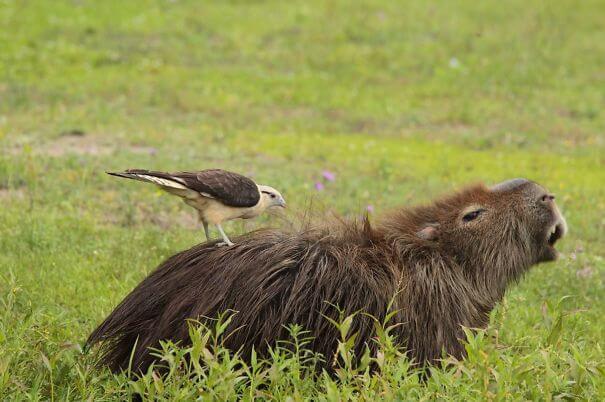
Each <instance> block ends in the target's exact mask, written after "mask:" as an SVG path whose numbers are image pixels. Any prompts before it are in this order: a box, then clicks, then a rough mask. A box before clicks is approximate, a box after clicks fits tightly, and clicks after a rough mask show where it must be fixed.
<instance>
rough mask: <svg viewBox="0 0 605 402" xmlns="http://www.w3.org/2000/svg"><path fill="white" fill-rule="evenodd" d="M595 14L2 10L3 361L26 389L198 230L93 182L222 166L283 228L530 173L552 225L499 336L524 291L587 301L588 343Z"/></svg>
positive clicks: (598, 268)
mask: <svg viewBox="0 0 605 402" xmlns="http://www.w3.org/2000/svg"><path fill="white" fill-rule="evenodd" d="M604 15H605V3H603V2H602V1H600V0H587V1H582V2H577V1H563V0H562V1H527V0H523V1H517V0H513V1H507V2H505V3H502V2H493V1H482V2H477V1H451V2H445V1H443V2H430V3H429V2H425V1H401V2H399V1H397V2H388V1H358V2H350V1H288V2H283V1H205V2H198V1H187V0H154V1H151V0H130V1H127V2H125V1H113V0H111V1H110V0H105V1H86V0H69V1H68V0H56V1H42V0H40V1H26V0H22V1H17V0H0V147H1V148H0V149H1V150H2V153H1V156H0V205H1V208H0V230H1V236H0V266H1V267H2V269H1V272H2V275H3V278H4V281H3V282H4V284H2V283H0V289H1V290H2V294H5V295H6V297H5V299H4V300H5V305H10V308H7V309H6V313H3V314H5V315H4V317H3V318H2V322H3V324H4V325H5V326H6V327H10V328H11V329H10V331H12V332H10V334H12V337H13V339H14V341H13V343H7V344H5V346H4V348H5V350H4V352H5V353H4V355H5V356H9V357H10V358H9V357H7V359H9V360H10V361H11V362H12V363H11V365H12V366H11V368H10V370H12V371H10V370H9V368H8V365H6V367H5V368H4V369H3V370H7V371H6V372H7V373H9V371H10V372H12V373H13V375H22V376H24V378H28V379H25V380H21V383H22V384H26V385H27V384H31V383H32V381H34V380H33V379H32V378H35V374H31V373H36V370H40V367H43V365H42V363H41V362H40V359H39V355H38V353H37V352H38V351H41V352H42V353H43V354H45V355H48V356H53V355H54V354H56V353H59V352H57V351H59V350H63V349H61V347H60V345H61V344H62V342H65V341H66V340H69V342H74V343H77V342H78V341H80V340H82V339H83V338H84V337H85V336H86V335H87V333H88V332H89V331H90V330H91V329H92V327H93V325H94V323H96V322H98V320H100V319H101V318H102V317H103V316H104V315H105V314H106V313H107V312H108V311H109V310H110V309H111V308H112V307H113V306H114V305H115V304H116V303H117V302H118V301H119V300H121V298H122V297H123V296H124V295H125V294H126V293H127V292H128V291H129V290H130V289H131V288H132V287H133V286H134V285H135V284H136V283H137V282H138V281H139V280H140V279H141V278H143V277H144V275H145V274H146V273H148V272H149V271H150V270H152V269H153V268H154V267H155V266H156V265H157V264H158V263H159V262H160V261H161V260H162V259H164V258H166V257H168V256H169V255H171V254H173V253H174V252H176V251H178V250H181V249H184V248H186V247H189V246H191V245H192V244H194V243H196V242H199V241H201V239H202V238H203V232H202V230H201V227H200V226H199V225H198V224H197V222H196V220H195V214H194V211H193V210H191V209H190V208H188V207H186V206H185V205H184V204H183V203H181V202H179V201H178V200H176V199H174V198H172V197H170V196H167V195H164V194H162V193H161V192H159V191H158V190H157V189H155V188H154V186H151V185H145V184H142V183H134V182H127V181H120V180H118V179H115V178H111V177H109V176H107V175H105V174H104V172H105V171H114V170H122V169H126V168H147V169H155V170H167V171H176V170H198V169H204V168H211V167H220V168H225V169H229V170H234V171H237V172H240V173H243V174H246V175H250V176H251V177H253V178H254V179H255V180H256V181H257V182H260V183H266V184H270V185H272V186H274V187H276V188H277V189H279V190H280V191H281V192H282V193H283V194H284V196H285V198H286V200H287V201H288V205H289V211H290V212H289V217H290V218H292V217H295V216H296V214H297V213H300V212H301V211H304V209H305V208H306V207H307V206H308V205H309V203H310V202H316V203H319V204H321V205H324V206H325V208H327V209H330V210H334V211H336V212H338V213H341V214H344V215H348V216H357V215H359V214H362V213H365V212H366V211H367V212H369V214H370V217H371V219H374V217H377V216H379V215H380V213H381V212H383V211H384V210H386V209H388V208H392V207H395V206H399V205H410V204H414V203H418V202H424V201H426V200H429V199H431V198H433V197H435V196H436V195H439V194H442V193H444V192H447V191H451V190H453V189H456V188H459V187H460V186H462V185H464V184H466V183H469V182H476V181H484V182H486V183H493V182H497V181H501V180H504V179H508V178H512V177H527V178H530V179H533V180H536V181H538V182H540V183H542V184H543V185H545V186H546V187H547V188H549V189H550V190H551V191H553V192H554V193H555V194H556V195H557V200H558V201H557V202H558V203H559V205H561V207H562V209H563V211H564V213H565V215H566V216H567V219H568V221H569V224H570V228H571V232H570V237H568V238H567V239H566V240H565V241H563V242H562V250H563V254H564V258H562V259H561V261H560V262H558V263H557V264H555V265H553V266H550V265H549V266H548V267H540V268H537V269H536V270H534V271H532V273H531V274H530V279H529V280H527V281H525V282H524V283H523V284H522V285H521V286H520V287H519V288H516V289H515V290H513V292H512V295H511V296H510V297H511V298H512V300H513V302H512V303H511V304H512V305H515V306H516V307H511V308H512V313H509V314H512V316H513V317H514V320H513V319H512V318H504V319H503V320H504V321H505V322H506V320H511V324H510V326H509V327H508V328H509V332H508V335H504V336H509V338H508V339H510V340H511V342H513V341H512V340H514V339H519V338H523V336H524V335H523V334H527V333H531V332H532V331H534V330H535V327H534V325H535V323H536V322H539V323H542V322H543V321H542V320H543V319H544V320H546V318H544V317H546V316H544V310H542V313H541V312H540V311H539V309H538V308H532V309H531V310H532V311H527V310H528V309H524V308H523V305H526V304H527V303H526V302H527V301H528V300H529V302H530V303H532V302H534V303H535V304H536V305H539V304H540V303H546V302H548V303H551V302H556V300H559V299H560V298H561V297H563V296H566V295H573V297H572V298H571V299H570V300H568V301H567V303H569V304H568V307H567V308H568V309H570V310H571V309H575V310H583V311H585V312H584V313H581V314H577V315H574V316H573V318H570V320H576V321H577V322H575V321H574V322H575V324H574V326H572V327H570V328H571V329H566V331H568V332H565V334H564V335H563V337H564V338H565V337H567V338H565V339H567V341H569V342H570V343H573V344H574V345H578V344H581V345H584V346H583V348H584V349H583V350H585V353H586V354H587V356H593V355H595V356H596V355H598V353H599V352H598V350H600V349H599V346H598V342H599V341H598V339H602V336H603V334H604V332H603V328H604V324H603V321H602V312H603V311H604V309H605V296H604V294H605V292H603V290H604V289H605V288H604V285H603V282H604V276H605V266H604V262H603V256H605V246H604V243H603V239H604V233H605V184H604V183H605V169H604V163H605V108H604V106H605V29H603V21H604V20H603V17H604ZM282 222H283V218H280V217H275V216H273V217H272V216H264V217H262V218H260V219H257V220H254V221H253V222H248V223H245V224H244V223H241V222H232V223H229V224H228V225H227V232H228V233H233V232H237V231H242V230H251V229H254V228H257V227H260V226H263V225H280V224H281V223H282ZM532 278H533V279H532ZM9 299H10V300H12V301H10V300H9ZM9 301H10V302H9ZM7 303H8V304H7ZM599 311H600V313H599ZM541 314H542V315H541ZM507 317H508V316H507ZM513 321H514V322H515V324H514V325H513V324H512V322H513ZM544 322H545V321H544ZM549 322H551V321H549ZM595 323H597V324H595ZM545 325H546V324H545ZM548 325H550V324H548ZM566 328H567V327H566ZM573 328H581V330H579V332H576V331H575V330H574V329H573ZM7 331H8V330H7ZM578 337H579V338H578ZM504 339H506V338H504ZM578 339H579V340H578ZM576 341H577V342H576ZM24 345H37V346H35V347H34V349H33V350H32V351H29V352H26V353H25V352H24V353H25V355H22V354H20V353H22V352H18V351H19V350H21V349H23V347H24ZM61 353H62V352H61ZM11 356H12V357H11ZM9 360H6V361H9ZM7 364H8V363H7ZM0 366H1V365H0ZM2 367H4V366H2ZM15 373H17V374H15ZM7 376H8V377H7V378H11V377H10V375H9V374H7ZM67 378H69V376H68V377H67ZM11 381H12V380H7V382H6V384H9V385H7V386H8V387H17V386H16V385H14V384H15V383H14V382H11ZM17 388H18V387H17Z"/></svg>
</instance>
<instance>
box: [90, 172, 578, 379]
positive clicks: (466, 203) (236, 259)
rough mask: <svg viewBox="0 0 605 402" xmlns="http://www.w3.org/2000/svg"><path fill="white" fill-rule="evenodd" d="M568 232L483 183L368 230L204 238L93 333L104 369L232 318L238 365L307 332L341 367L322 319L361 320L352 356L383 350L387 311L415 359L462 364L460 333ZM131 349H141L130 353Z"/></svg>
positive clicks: (531, 204)
mask: <svg viewBox="0 0 605 402" xmlns="http://www.w3.org/2000/svg"><path fill="white" fill-rule="evenodd" d="M566 231H567V227H566V224H565V220H564V219H563V216H562V215H561V213H560V212H559V210H558V208H557V206H556V204H555V201H554V196H553V195H552V194H550V193H549V192H548V191H546V190H545V189H544V188H543V187H541V186H540V185H538V184H536V183H534V182H531V181H529V180H525V179H514V180H509V181H506V182H503V183H500V184H497V185H495V186H492V187H486V186H484V185H476V186H472V187H469V188H466V189H464V190H462V191H460V192H458V193H456V194H454V195H451V196H448V197H445V198H443V199H440V200H438V201H436V202H434V203H431V204H429V205H427V206H420V207H414V208H401V209H399V210H396V211H395V212H393V213H391V214H386V215H385V216H383V217H382V218H381V219H380V220H378V222H377V224H376V225H375V226H372V225H370V223H369V221H367V220H366V221H365V222H363V224H360V223H359V222H352V221H347V220H341V221H339V222H331V223H330V222H322V223H321V224H319V225H317V226H315V227H312V228H306V229H302V230H296V231H285V230H274V229H265V230H259V231H256V232H252V233H248V234H245V235H242V236H240V237H239V238H238V239H236V242H235V243H236V244H235V245H234V246H232V247H219V248H217V247H215V244H214V243H203V244H199V245H197V246H194V247H192V248H191V249H189V250H186V251H183V252H181V253H179V254H177V255H175V256H173V257H171V258H169V259H168V260H167V261H165V262H164V263H163V264H162V265H161V266H160V267H159V268H158V269H156V270H155V271H154V272H153V273H151V274H150V275H149V276H148V277H147V278H146V279H145V280H144V281H143V282H141V283H140V284H139V285H138V286H137V288H136V289H134V290H133V291H132V293H130V295H128V296H127V297H126V298H125V299H124V300H123V301H122V303H121V304H120V305H119V306H118V307H117V308H116V309H115V310H114V311H113V312H112V313H111V315H110V316H109V317H107V319H106V320H105V321H104V322H103V323H102V324H101V325H100V326H99V327H98V328H97V329H96V330H95V331H94V332H93V333H92V334H91V336H90V338H89V340H88V344H93V343H96V342H98V341H104V345H103V347H102V352H103V353H102V356H103V358H102V360H103V362H104V363H106V364H108V365H109V366H110V367H111V368H112V369H114V370H119V369H123V368H125V367H128V365H129V364H130V363H132V365H133V366H132V367H133V368H138V369H139V370H142V371H144V370H146V369H147V367H149V365H150V364H151V363H153V362H154V361H155V357H154V356H153V355H152V354H150V353H149V348H150V347H151V348H154V347H158V345H159V344H160V342H161V341H162V340H165V339H170V340H172V341H175V342H181V344H187V343H188V342H189V331H188V328H187V322H186V320H187V319H188V318H193V319H199V320H203V319H204V317H216V316H217V315H218V314H220V313H222V312H224V311H226V310H232V311H237V313H236V314H235V315H234V316H233V319H232V321H231V323H230V327H229V328H228V329H227V332H229V333H230V334H229V336H228V337H227V338H226V341H225V346H227V347H229V348H230V349H233V350H239V351H240V352H241V354H242V357H244V358H246V357H247V356H249V354H250V352H251V351H252V350H255V351H256V352H258V353H260V354H264V355H267V354H268V348H270V347H272V346H275V345H276V343H277V342H278V341H280V340H283V339H285V338H287V337H288V333H287V331H286V330H285V327H286V326H287V325H289V324H300V325H302V326H303V327H304V328H305V329H306V330H308V331H309V332H310V334H311V335H312V336H313V337H314V340H313V341H312V342H311V343H310V344H309V346H310V347H311V348H312V349H313V350H314V351H316V352H318V353H320V354H321V355H323V356H324V357H325V361H324V363H325V364H324V367H325V368H327V369H328V370H331V369H332V368H333V367H332V365H331V364H332V363H331V362H333V361H334V356H335V353H336V347H337V338H338V334H337V331H336V329H335V328H334V326H333V325H331V324H330V323H329V322H328V320H326V317H331V318H332V319H337V316H335V315H334V314H335V309H334V308H332V307H331V306H335V305H336V306H339V308H341V309H342V311H344V312H345V313H346V314H352V313H353V312H359V311H363V312H364V313H366V314H358V315H356V317H355V320H354V321H353V322H352V326H351V328H350V330H351V332H352V333H357V335H358V336H357V337H356V339H355V345H354V350H355V352H356V353H358V355H361V354H362V352H363V350H364V348H365V347H370V348H375V342H373V341H372V339H373V337H374V335H375V334H374V332H373V328H374V325H373V321H372V320H371V319H369V318H368V315H371V316H373V317H376V318H377V319H379V320H382V319H384V318H385V317H386V316H387V315H389V311H388V309H389V306H391V307H390V308H392V309H394V310H395V314H394V315H392V316H391V319H392V320H393V321H395V323H396V324H397V325H396V326H394V329H393V333H392V335H393V336H394V339H395V340H396V341H397V343H398V344H400V345H401V347H402V348H403V349H405V350H406V351H407V353H408V356H409V357H410V359H412V360H413V361H414V362H417V363H419V364H425V363H432V362H436V361H438V360H439V359H440V358H441V357H443V353H444V352H445V353H446V354H450V355H452V356H455V357H458V358H461V357H464V355H465V349H464V345H463V343H462V342H461V339H463V338H464V331H463V329H462V328H463V327H467V328H480V327H485V326H486V325H487V323H488V321H489V313H490V311H491V310H492V309H493V308H494V306H495V304H496V303H498V302H499V301H500V300H501V299H502V296H503V295H504V292H505V290H506V287H507V285H508V284H509V283H510V282H511V281H515V280H517V279H518V278H519V277H520V276H521V275H522V274H523V273H524V272H526V271H527V270H528V269H529V267H531V266H532V265H535V264H537V263H540V262H543V261H551V260H554V259H556V257H557V251H556V250H555V248H554V246H555V243H556V242H557V240H558V239H559V238H560V237H562V236H563V235H564V234H565V232H566ZM133 348H134V352H133Z"/></svg>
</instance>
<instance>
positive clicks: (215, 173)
mask: <svg viewBox="0 0 605 402" xmlns="http://www.w3.org/2000/svg"><path fill="white" fill-rule="evenodd" d="M171 175H172V176H173V177H174V178H175V179H178V180H181V181H182V182H183V183H184V184H185V186H187V188H190V189H192V190H195V191H197V192H199V193H200V194H202V195H204V196H206V197H211V198H215V199H216V200H218V201H220V202H221V203H223V204H225V205H228V206H230V207H240V208H247V207H253V206H255V205H256V204H257V203H258V201H259V200H260V192H259V191H258V187H257V186H256V183H254V181H252V180H251V179H249V178H248V177H246V176H243V175H241V174H238V173H234V172H229V171H226V170H222V169H207V170H202V171H200V172H178V173H172V174H171Z"/></svg>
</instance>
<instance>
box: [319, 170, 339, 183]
mask: <svg viewBox="0 0 605 402" xmlns="http://www.w3.org/2000/svg"><path fill="white" fill-rule="evenodd" d="M321 175H322V176H323V178H324V179H326V180H327V181H334V180H336V175H335V174H334V173H332V172H330V171H329V170H324V171H323V172H321Z"/></svg>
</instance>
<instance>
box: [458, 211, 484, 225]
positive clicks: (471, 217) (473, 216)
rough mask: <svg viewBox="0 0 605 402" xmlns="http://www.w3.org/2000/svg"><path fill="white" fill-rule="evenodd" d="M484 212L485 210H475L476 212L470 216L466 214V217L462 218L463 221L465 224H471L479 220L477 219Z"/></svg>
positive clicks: (470, 213)
mask: <svg viewBox="0 0 605 402" xmlns="http://www.w3.org/2000/svg"><path fill="white" fill-rule="evenodd" d="M483 211H485V209H477V210H475V211H472V212H469V213H468V214H466V215H464V216H463V217H462V220H463V221H464V222H470V221H472V220H475V219H477V217H478V216H479V215H481V213H482V212H483Z"/></svg>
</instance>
